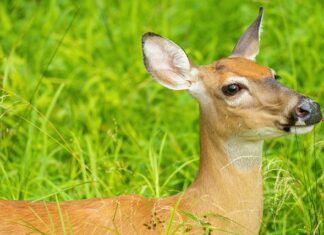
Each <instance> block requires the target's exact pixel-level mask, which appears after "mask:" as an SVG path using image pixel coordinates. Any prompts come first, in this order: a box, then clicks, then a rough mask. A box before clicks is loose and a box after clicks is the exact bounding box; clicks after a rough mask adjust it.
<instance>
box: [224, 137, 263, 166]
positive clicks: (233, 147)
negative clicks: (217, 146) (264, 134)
mask: <svg viewBox="0 0 324 235" xmlns="http://www.w3.org/2000/svg"><path fill="white" fill-rule="evenodd" d="M262 146H263V140H256V141H250V140H246V139H244V138H241V137H239V136H235V137H232V138H230V139H229V140H228V141H227V142H226V143H225V151H226V153H227V155H228V157H229V163H228V164H227V165H225V166H224V167H223V169H224V168H226V167H229V166H230V165H234V166H235V167H236V168H237V169H239V170H248V169H250V168H252V167H256V166H257V167H261V162H262Z"/></svg>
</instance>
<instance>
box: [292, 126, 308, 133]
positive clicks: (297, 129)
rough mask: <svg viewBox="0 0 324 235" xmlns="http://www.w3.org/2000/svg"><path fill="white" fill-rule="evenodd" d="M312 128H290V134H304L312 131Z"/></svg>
mask: <svg viewBox="0 0 324 235" xmlns="http://www.w3.org/2000/svg"><path fill="white" fill-rule="evenodd" d="M313 128H314V126H294V127H291V131H290V132H291V133H292V134H305V133H308V132H310V131H311V130H313Z"/></svg>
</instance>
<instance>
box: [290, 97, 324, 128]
mask: <svg viewBox="0 0 324 235" xmlns="http://www.w3.org/2000/svg"><path fill="white" fill-rule="evenodd" d="M293 120H294V122H295V124H296V125H312V124H315V123H318V122H320V121H321V120H322V113H321V108H320V106H319V104H318V103H316V102H314V101H313V100H311V99H310V98H308V97H305V96H303V97H302V98H301V99H300V101H299V104H298V105H297V107H296V108H295V110H294V112H293Z"/></svg>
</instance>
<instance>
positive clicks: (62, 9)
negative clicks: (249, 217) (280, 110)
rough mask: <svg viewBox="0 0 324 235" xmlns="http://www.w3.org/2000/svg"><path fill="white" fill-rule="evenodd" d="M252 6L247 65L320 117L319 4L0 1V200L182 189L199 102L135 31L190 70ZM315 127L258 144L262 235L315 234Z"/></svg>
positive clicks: (321, 151) (322, 131)
mask: <svg viewBox="0 0 324 235" xmlns="http://www.w3.org/2000/svg"><path fill="white" fill-rule="evenodd" d="M261 5H263V6H264V8H265V17H264V21H263V33H262V40H261V49H260V54H259V56H258V58H257V61H258V63H261V64H264V65H267V66H270V67H272V68H274V69H275V70H276V71H277V73H278V74H279V75H280V76H281V82H282V83H284V84H286V85H288V86H290V87H291V88H293V89H295V90H297V91H299V92H301V93H303V94H306V95H308V96H310V97H311V98H313V99H314V100H317V101H318V102H319V103H320V104H321V107H322V112H323V111H324V109H323V107H324V82H323V81H324V63H323V61H324V53H323V51H324V14H323V12H324V2H323V1H321V0H309V1H305V0H286V1H281V0H272V1H266V0H264V1H242V0H228V1H225V0H220V1H212V0H204V1H196V0H160V1H158V0H145V1H144V0H130V1H117V0H116V1H114V0H108V1H103V0H97V1H91V0H84V1H68V0H62V1H54V0H48V1H36V0H35V1H25V0H15V1H9V0H3V1H1V3H0V79H1V80H0V81H1V85H0V86H1V95H0V198H1V199H15V200H41V199H42V200H51V201H56V200H57V201H62V200H72V199H73V200H74V199H83V198H92V197H109V196H113V195H120V194H131V193H136V194H141V195H145V196H148V197H161V196H167V195H171V194H174V193H177V192H179V191H181V190H183V189H185V188H186V187H187V186H188V185H189V184H190V183H191V182H192V180H193V179H194V177H195V174H196V170H197V168H198V163H199V161H198V159H199V135H198V134H199V124H198V123H199V115H198V104H197V103H196V102H195V101H194V100H193V99H192V98H191V97H190V95H189V94H188V93H187V92H182V91H180V92H175V91H170V90H168V89H165V88H163V87H162V86H160V85H159V84H157V83H156V82H155V81H154V80H153V79H152V78H151V77H150V76H149V74H148V73H147V72H146V70H145V68H144V65H143V59H142V52H141V35H142V34H143V33H144V32H147V31H153V32H156V33H159V34H161V35H164V36H166V37H168V38H170V39H172V40H173V41H175V42H177V43H178V44H179V45H181V46H182V47H183V48H184V49H185V50H186V52H187V54H188V55H189V57H190V58H191V59H192V61H193V62H194V63H197V64H208V63H211V62H212V61H214V60H216V59H218V58H221V57H224V56H227V55H229V54H230V52H231V50H232V48H233V47H234V44H235V42H236V40H237V39H238V37H239V36H240V35H241V33H242V32H243V31H244V29H245V28H246V27H247V26H248V25H249V24H250V23H251V22H252V20H253V19H254V18H255V17H256V15H257V13H258V7H259V6H261ZM323 157H324V125H323V123H322V124H319V125H317V127H316V128H315V129H314V131H312V132H311V133H309V134H307V135H303V136H296V135H291V136H288V137H283V138H279V139H276V140H270V141H266V144H265V146H264V153H263V173H264V193H265V195H264V197H265V206H264V217H263V222H262V231H261V234H273V235H274V234H278V235H279V234H293V235H294V234H320V233H321V232H323V231H324V226H323V222H324V221H323V215H324V210H323V206H324V205H323V196H324V191H323V188H324V174H323V169H324V160H323Z"/></svg>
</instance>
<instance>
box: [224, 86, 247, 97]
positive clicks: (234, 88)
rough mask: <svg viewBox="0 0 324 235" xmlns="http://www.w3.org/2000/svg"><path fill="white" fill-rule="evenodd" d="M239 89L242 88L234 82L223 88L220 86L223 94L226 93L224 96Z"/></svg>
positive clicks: (230, 94)
mask: <svg viewBox="0 0 324 235" xmlns="http://www.w3.org/2000/svg"><path fill="white" fill-rule="evenodd" d="M240 90H242V86H241V85H239V84H235V83H234V84H229V85H226V86H223V88H222V91H223V93H224V95H226V96H233V95H235V94H236V93H237V92H239V91H240Z"/></svg>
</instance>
